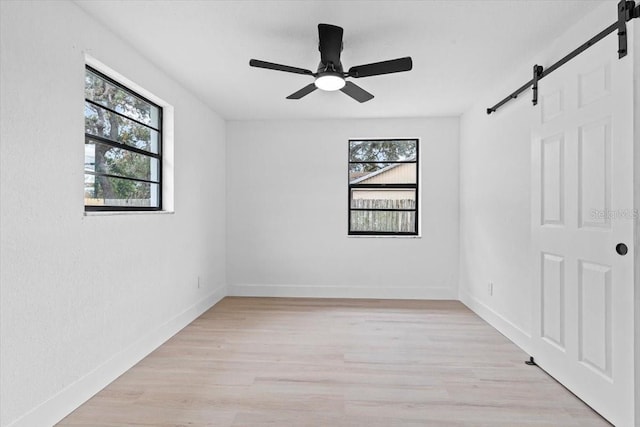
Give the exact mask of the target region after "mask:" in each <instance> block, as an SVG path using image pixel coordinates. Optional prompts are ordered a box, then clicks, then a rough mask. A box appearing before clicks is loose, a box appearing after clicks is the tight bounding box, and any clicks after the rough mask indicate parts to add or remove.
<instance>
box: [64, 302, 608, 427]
mask: <svg viewBox="0 0 640 427" xmlns="http://www.w3.org/2000/svg"><path fill="white" fill-rule="evenodd" d="M526 358H527V355H526V354H525V353H523V352H522V351H521V350H520V349H519V348H518V347H516V346H515V345H514V344H513V343H511V342H510V341H509V340H507V339H506V338H505V337H504V336H502V335H501V334H500V333H498V332H497V331H496V330H495V329H493V328H492V327H490V326H489V325H487V324H486V323H485V322H484V321H482V320H481V319H480V318H479V317H477V316H476V315H475V314H474V313H472V312H471V311H470V310H468V309H467V308H466V307H464V306H463V305H462V304H461V303H459V302H456V301H390V300H384V301H382V300H338V299H282V298H234V297H228V298H225V299H224V300H222V301H221V302H220V303H218V304H217V305H216V306H215V307H213V308H212V309H210V310H209V311H207V312H206V313H205V314H204V315H202V316H201V317H200V318H198V319H197V320H196V321H194V322H193V323H192V324H190V325H189V326H188V327H186V328H185V329H183V330H182V331H181V332H180V333H178V334H177V335H175V336H174V337H173V338H171V339H170V340H169V341H167V342H166V343H165V344H164V345H162V346H161V347H160V348H158V349H157V350H156V351H154V352H153V353H152V354H151V355H149V356H148V357H147V358H145V359H144V360H142V361H141V362H140V363H138V364H137V365H136V366H135V367H133V368H132V369H130V370H129V371H128V372H126V373H125V374H124V375H122V376H121V377H120V378H118V379H117V380H116V381H114V382H113V383H112V384H110V385H109V386H108V387H106V388H105V389H104V390H102V391H101V392H100V393H98V394H97V395H96V396H94V397H93V398H92V399H91V400H89V401H88V402H87V403H85V404H84V405H82V406H81V407H80V408H78V409H77V410H76V411H75V412H73V413H72V414H71V415H69V416H68V417H67V418H65V419H64V420H63V421H62V422H61V423H60V424H59V425H61V426H77V425H82V426H115V425H117V426H136V425H147V426H286V427H288V426H367V427H376V426H384V427H387V426H438V427H441V426H442V427H446V426H452V427H453V426H487V427H489V426H491V427H496V426H498V427H499V426H505V427H506V426H509V427H512V426H562V427H570V426H576V427H577V426H580V427H587V426H607V425H609V424H608V423H607V422H606V421H605V420H604V419H602V418H600V417H599V416H598V414H596V413H595V412H593V411H592V410H591V409H590V408H589V407H587V406H586V405H585V404H583V403H582V402H581V401H580V400H579V399H577V398H576V397H575V396H573V395H572V394H571V393H569V392H568V391H567V390H565V389H564V388H563V387H562V386H561V385H559V384H558V383H556V382H555V381H554V380H553V379H552V378H550V377H549V376H547V375H546V374H545V373H544V372H542V371H541V370H540V369H538V368H536V367H531V366H527V365H525V364H524V360H525V359H526Z"/></svg>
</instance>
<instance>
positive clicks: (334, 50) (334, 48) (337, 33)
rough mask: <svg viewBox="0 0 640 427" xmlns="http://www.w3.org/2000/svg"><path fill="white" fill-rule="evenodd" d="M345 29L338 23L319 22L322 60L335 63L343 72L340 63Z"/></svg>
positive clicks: (324, 62)
mask: <svg viewBox="0 0 640 427" xmlns="http://www.w3.org/2000/svg"><path fill="white" fill-rule="evenodd" d="M343 32H344V31H343V29H342V28H341V27H338V26H336V25H329V24H318V39H319V40H320V42H319V43H318V50H319V51H320V61H322V63H323V64H325V65H327V64H329V63H333V65H334V66H335V67H336V68H340V69H339V70H336V71H338V72H342V64H341V63H340V52H342V33H343Z"/></svg>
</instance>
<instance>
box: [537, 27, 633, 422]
mask: <svg viewBox="0 0 640 427" xmlns="http://www.w3.org/2000/svg"><path fill="white" fill-rule="evenodd" d="M632 55H633V54H632V53H630V55H628V56H627V57H625V58H623V59H622V60H619V59H618V57H617V38H616V37H608V38H606V39H604V40H602V41H601V42H600V43H598V44H597V45H595V46H593V47H591V48H590V49H588V50H587V51H585V52H584V53H582V54H581V55H579V56H578V57H576V58H575V59H573V60H571V61H570V62H568V63H567V64H565V65H564V66H562V67H561V68H559V69H558V70H557V71H555V72H554V73H552V74H550V75H549V76H546V77H545V78H544V79H542V80H541V81H540V83H539V95H540V97H539V98H540V108H537V109H536V110H535V112H534V113H533V114H534V115H535V118H534V123H533V126H532V130H533V131H532V147H531V157H532V180H531V185H532V209H531V212H532V218H531V226H532V241H533V248H534V253H533V254H532V255H533V256H532V259H533V262H534V263H535V264H534V265H535V268H534V276H535V277H534V280H535V282H534V283H535V288H534V289H535V292H534V298H533V299H532V309H533V331H532V332H533V333H532V355H533V356H534V358H535V360H536V362H537V363H538V364H539V365H540V367H541V368H542V369H544V370H545V371H547V372H548V373H549V374H550V375H552V376H553V377H555V378H556V379H557V380H558V381H560V382H561V383H562V384H564V385H565V386H566V387H567V388H569V389H570V390H571V391H572V392H574V393H575V394H576V395H577V396H578V397H580V398H581V399H582V400H584V401H585V402H586V403H587V404H589V405H590V406H591V407H593V408H594V409H595V410H596V411H598V412H599V413H600V414H601V415H603V416H604V417H605V418H607V419H608V420H609V421H611V422H612V423H614V424H615V425H617V426H633V425H635V424H634V423H635V414H634V383H633V379H634V346H633V343H634V339H633V336H634V335H633V332H634V327H633V324H634V323H633V322H634V312H633V300H634V293H633V281H634V270H633V258H634V255H633V254H632V252H633V251H634V248H633V233H634V219H633V206H634V203H633V202H634V201H633V108H634V106H633V97H632V90H631V85H632V81H633V74H632V71H633V70H632V65H633V64H632V63H633V59H632V58H631V56H632ZM620 242H621V243H626V244H627V246H628V247H629V253H628V254H627V255H625V256H621V255H618V254H617V253H616V250H615V247H616V244H617V243H620Z"/></svg>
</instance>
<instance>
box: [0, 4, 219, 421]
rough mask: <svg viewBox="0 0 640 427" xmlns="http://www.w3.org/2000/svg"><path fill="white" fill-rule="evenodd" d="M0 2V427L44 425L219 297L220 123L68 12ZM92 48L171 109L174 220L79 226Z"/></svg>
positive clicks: (126, 219)
mask: <svg viewBox="0 0 640 427" xmlns="http://www.w3.org/2000/svg"><path fill="white" fill-rule="evenodd" d="M0 4H1V8H2V9H1V13H0V15H1V21H0V23H1V25H0V28H1V37H0V43H1V49H0V51H1V57H0V66H1V72H0V75H1V77H0V79H1V80H0V84H1V108H2V123H1V132H0V141H1V145H0V154H1V160H0V171H1V172H0V173H1V175H0V177H1V186H0V189H1V192H2V204H1V208H0V214H1V216H0V218H1V223H0V224H1V243H2V244H1V250H2V256H1V261H0V279H1V299H0V309H1V327H0V340H1V346H0V366H1V371H0V372H1V379H2V385H1V390H0V399H1V404H0V406H1V416H0V425H2V426H7V425H25V426H36V425H37V426H44V425H50V424H52V423H53V422H55V421H56V420H57V419H59V418H60V417H62V416H64V415H65V414H66V412H68V411H69V410H71V409H73V408H75V406H77V405H79V404H80V403H81V402H82V401H83V400H85V399H86V398H88V397H89V396H90V395H91V394H92V393H94V392H96V391H98V390H99V389H100V388H102V387H103V386H105V385H106V384H107V383H108V382H109V381H111V380H113V379H114V378H115V377H116V376H117V375H119V374H120V373H122V372H123V371H124V370H126V369H127V368H128V367H130V366H131V365H132V364H133V363H135V362H136V361H137V360H138V359H139V358H140V357H142V356H144V355H145V354H146V353H147V352H149V351H150V350H152V349H153V348H154V347H155V346H157V345H158V344H160V343H161V342H162V341H163V340H165V339H166V338H168V337H169V336H170V335H171V334H173V333H174V332H176V331H177V330H178V329H180V328H181V327H182V326H184V325H186V324H187V323H188V322H190V321H191V320H192V319H193V318H195V317H196V316H197V315H198V314H199V313H200V312H201V311H203V310H204V309H206V308H208V307H209V306H211V305H212V304H213V303H214V302H215V301H216V300H217V299H218V298H219V297H220V296H221V295H224V293H225V289H224V284H225V208H224V203H225V123H224V121H223V120H221V119H220V118H219V117H218V116H217V115H216V114H214V113H213V112H211V111H210V110H209V109H208V108H207V107H205V106H204V105H203V104H202V103H201V102H199V101H198V100H197V99H196V98H195V97H194V96H192V95H190V94H189V93H187V92H186V91H185V90H184V89H183V88H181V87H180V86H179V85H178V84H176V83H175V82H174V81H172V80H170V79H169V78H168V77H167V76H166V75H164V74H163V73H162V72H161V71H160V70H158V69H157V68H155V67H154V66H153V65H152V64H151V63H149V62H147V61H146V60H144V59H143V55H142V54H140V53H139V52H136V51H134V50H133V49H132V48H131V47H130V46H129V45H128V44H126V43H125V42H123V41H122V40H121V39H119V38H118V37H116V36H115V35H113V34H111V33H110V32H108V31H107V30H105V29H104V28H103V27H102V26H100V25H99V24H98V23H97V22H96V21H94V20H93V19H91V18H90V17H89V16H88V15H86V14H85V13H84V12H83V11H82V10H81V9H79V8H78V7H77V6H76V5H75V4H74V3H71V2H68V1H56V2H53V1H41V2H26V1H25V2H18V1H11V2H6V1H2V2H1V3H0ZM85 52H86V53H89V54H90V55H92V56H93V57H95V58H97V59H98V60H100V61H102V62H104V63H106V64H108V65H109V66H110V67H112V68H113V69H115V70H116V71H118V72H120V73H122V74H123V75H125V76H127V77H128V78H129V79H131V80H132V81H134V82H136V83H138V84H140V85H141V86H143V87H145V88H146V89H148V90H149V91H151V92H152V93H154V94H156V95H157V96H159V97H160V98H162V99H164V100H165V101H167V102H168V103H170V104H172V105H173V106H174V107H175V162H174V163H175V164H174V166H175V170H176V176H175V213H174V214H141V215H118V216H84V208H83V191H84V190H83V162H84V150H83V144H84V137H83V126H84V125H83V103H84V101H83V96H84V93H83V87H84V53H85ZM198 276H200V277H201V284H202V286H201V288H200V289H198V287H197V277H198Z"/></svg>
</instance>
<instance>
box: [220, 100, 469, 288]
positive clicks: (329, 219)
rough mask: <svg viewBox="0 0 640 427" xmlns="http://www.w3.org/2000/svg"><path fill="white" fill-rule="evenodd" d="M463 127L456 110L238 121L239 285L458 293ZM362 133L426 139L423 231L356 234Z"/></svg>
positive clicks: (231, 242)
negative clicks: (350, 209) (350, 219)
mask: <svg viewBox="0 0 640 427" xmlns="http://www.w3.org/2000/svg"><path fill="white" fill-rule="evenodd" d="M336 95H337V96H341V94H336ZM458 126H459V124H458V119H457V118H433V119H426V118H423V119H397V120H395V119H385V120H327V121H293V122H284V121H270V122H267V121H249V122H247V121H239V122H229V123H228V125H227V218H228V228H227V233H228V245H227V280H228V284H229V290H230V292H231V293H232V294H237V295H264V296H277V295H282V296H312V297H368V298H450V299H455V298H456V297H457V281H458V278H457V271H458ZM354 137H355V138H365V137H371V138H381V137H382V138H383V137H419V138H421V141H420V144H421V145H420V154H421V159H420V160H421V174H422V175H421V181H422V182H421V188H422V190H421V197H422V213H421V217H422V230H421V234H422V237H421V238H356V237H351V238H350V237H347V150H348V140H349V138H354Z"/></svg>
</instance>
